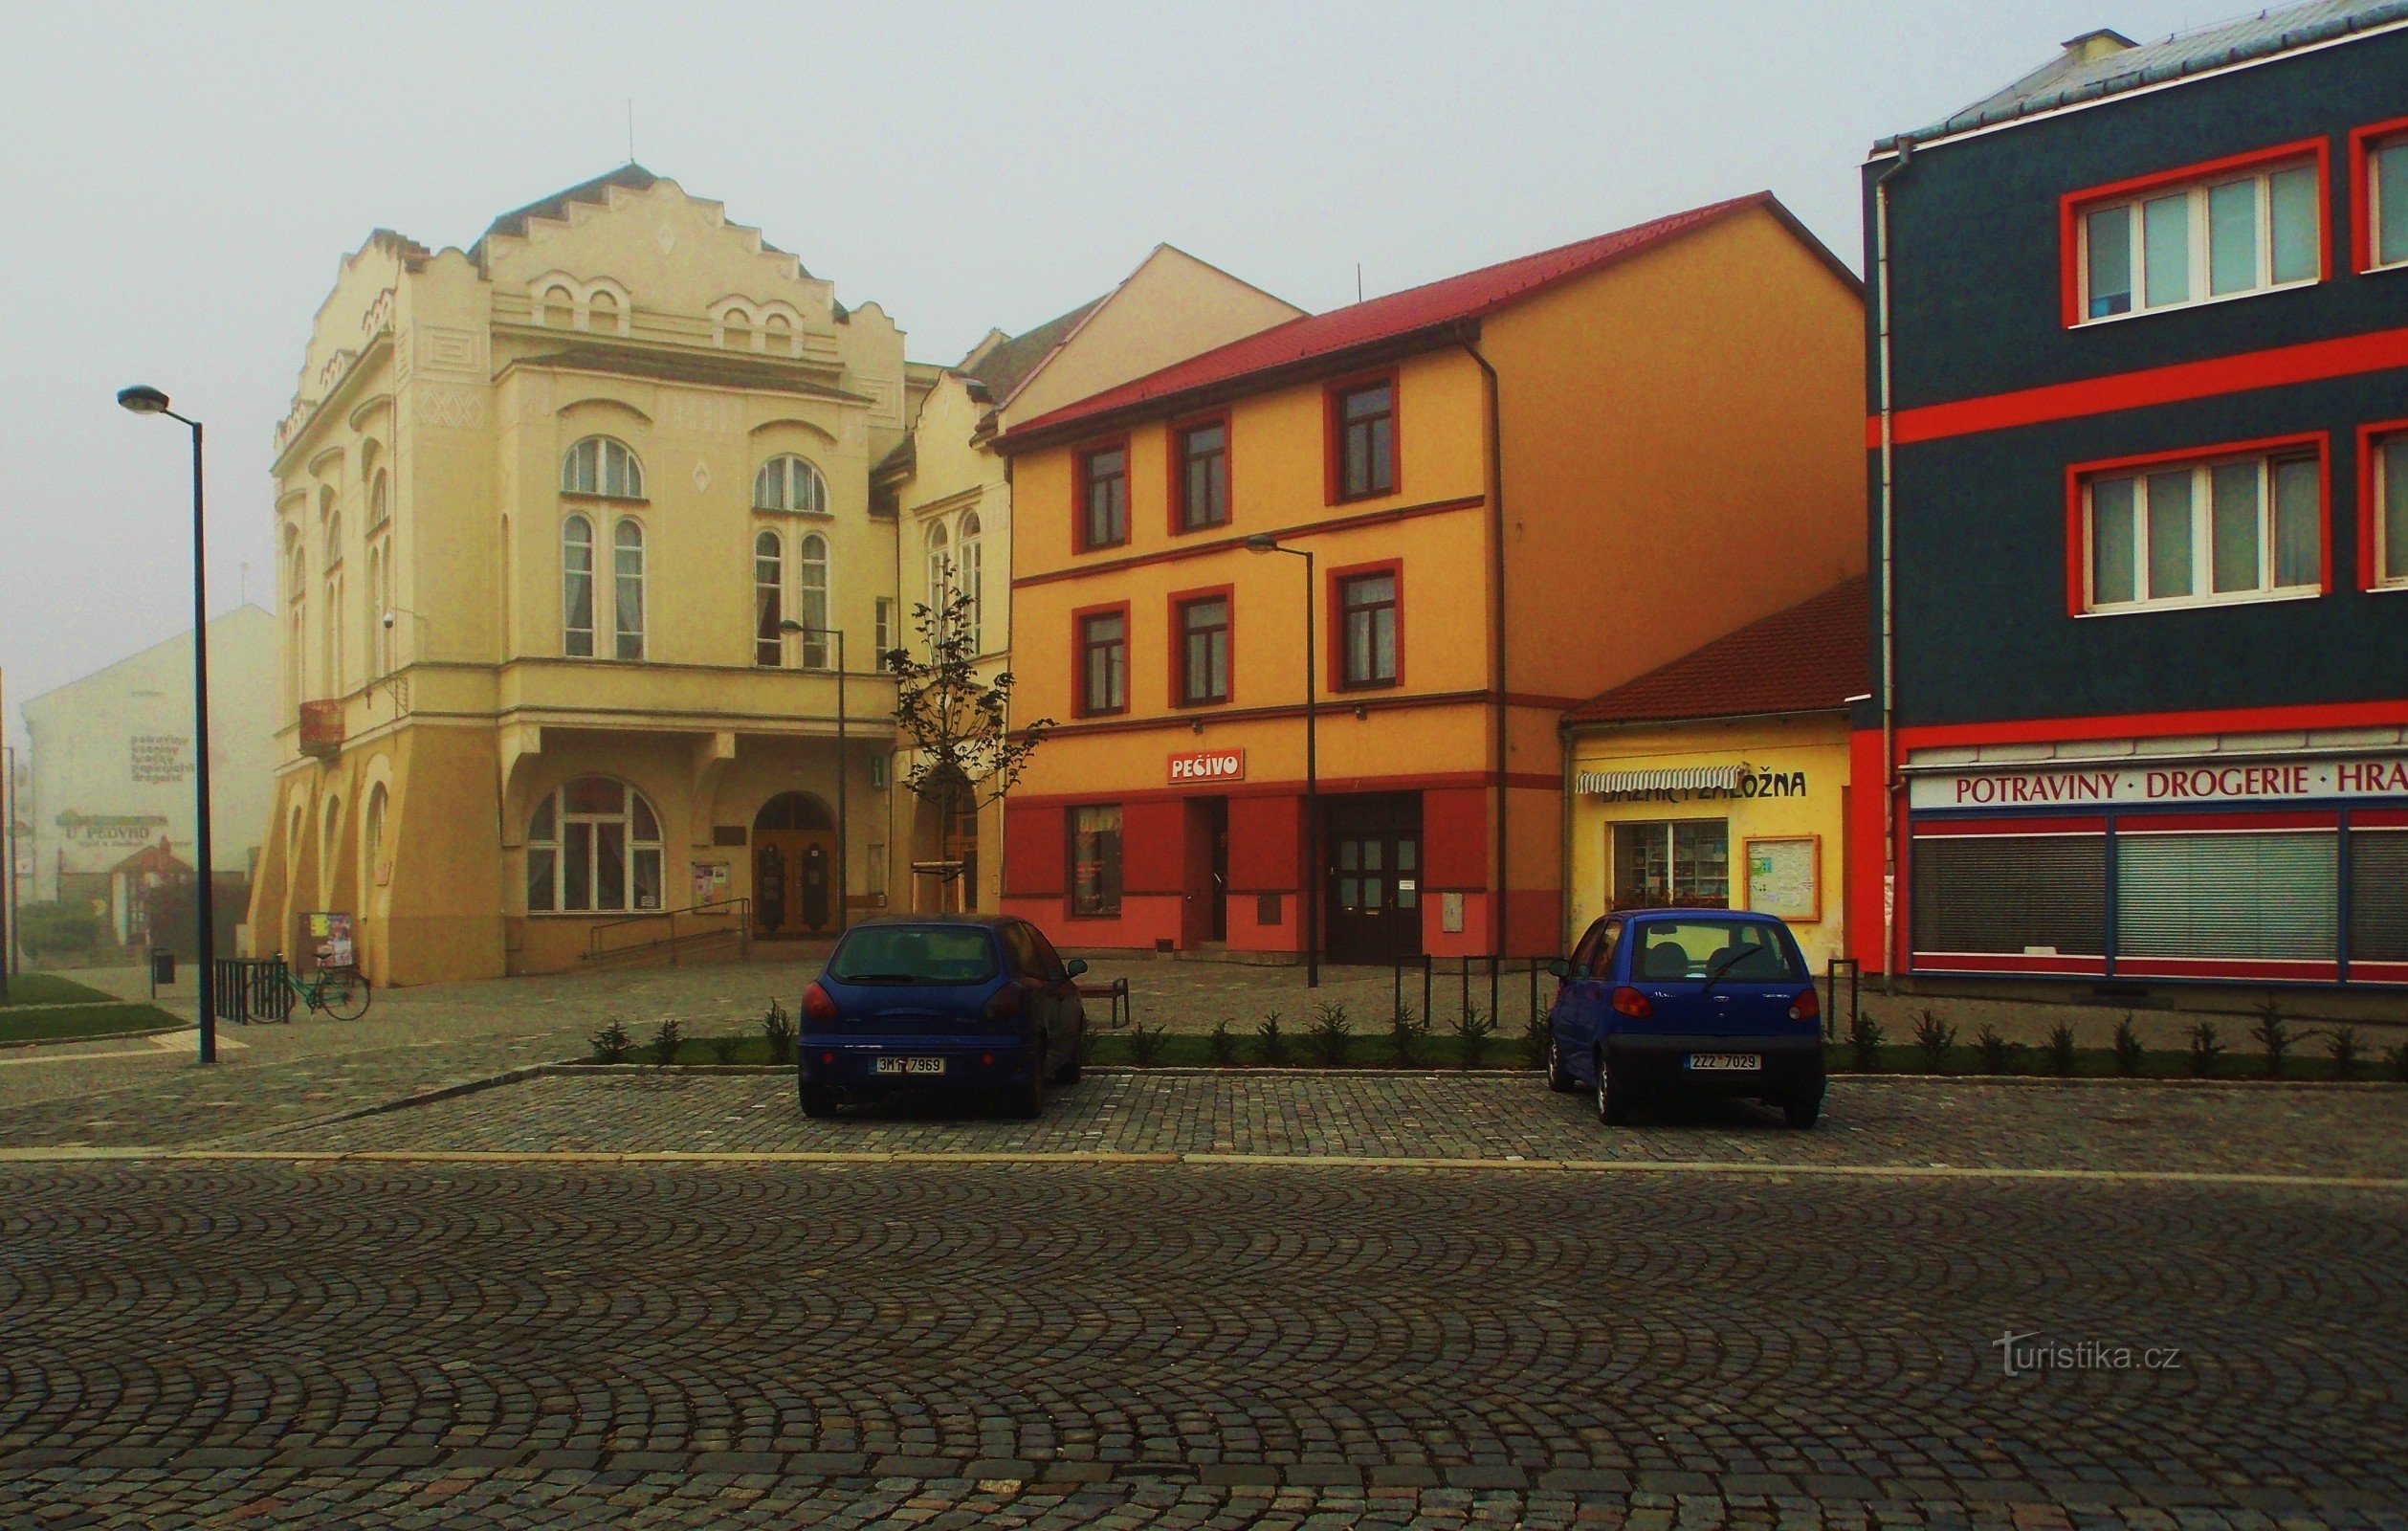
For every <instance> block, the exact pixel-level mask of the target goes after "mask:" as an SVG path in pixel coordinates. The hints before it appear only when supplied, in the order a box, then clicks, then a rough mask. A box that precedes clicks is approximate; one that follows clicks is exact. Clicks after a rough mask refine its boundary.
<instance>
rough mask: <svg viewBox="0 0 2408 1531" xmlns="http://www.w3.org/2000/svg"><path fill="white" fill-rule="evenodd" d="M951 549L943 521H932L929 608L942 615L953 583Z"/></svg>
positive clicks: (931, 613)
mask: <svg viewBox="0 0 2408 1531" xmlns="http://www.w3.org/2000/svg"><path fill="white" fill-rule="evenodd" d="M950 553H951V549H950V548H949V547H947V545H946V544H945V528H944V523H943V522H942V521H932V522H930V523H929V527H928V610H929V614H930V615H931V616H932V617H933V616H938V615H941V614H942V613H943V611H944V609H945V590H946V588H947V587H949V586H950V585H952V583H953V565H952V562H951V559H950Z"/></svg>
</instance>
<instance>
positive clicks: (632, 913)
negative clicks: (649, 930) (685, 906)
mask: <svg viewBox="0 0 2408 1531" xmlns="http://www.w3.org/2000/svg"><path fill="white" fill-rule="evenodd" d="M537 849H539V850H545V851H548V850H551V849H553V848H552V847H551V846H539V847H537ZM668 913H669V911H668V910H666V909H530V910H528V911H527V912H526V913H525V914H524V915H521V916H520V917H519V918H520V919H522V920H634V919H641V918H643V917H645V916H647V915H665V914H668Z"/></svg>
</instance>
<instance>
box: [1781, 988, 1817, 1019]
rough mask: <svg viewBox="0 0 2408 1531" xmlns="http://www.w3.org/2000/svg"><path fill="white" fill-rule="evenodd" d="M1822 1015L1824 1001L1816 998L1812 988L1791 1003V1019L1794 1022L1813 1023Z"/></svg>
mask: <svg viewBox="0 0 2408 1531" xmlns="http://www.w3.org/2000/svg"><path fill="white" fill-rule="evenodd" d="M1822 1013H1823V1001H1822V1000H1820V999H1817V998H1816V997H1815V991H1814V990H1813V989H1811V988H1810V989H1808V990H1806V991H1805V992H1804V993H1802V994H1800V995H1799V996H1798V997H1797V998H1796V999H1793V1000H1791V1001H1790V1002H1789V1018H1790V1019H1791V1020H1793V1021H1811V1020H1813V1019H1814V1018H1815V1017H1816V1016H1818V1015H1821V1014H1822Z"/></svg>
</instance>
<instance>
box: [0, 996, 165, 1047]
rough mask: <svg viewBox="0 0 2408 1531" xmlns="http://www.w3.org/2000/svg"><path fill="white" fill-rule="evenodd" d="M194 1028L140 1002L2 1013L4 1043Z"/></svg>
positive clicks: (1, 1038)
mask: <svg viewBox="0 0 2408 1531" xmlns="http://www.w3.org/2000/svg"><path fill="white" fill-rule="evenodd" d="M190 1024H191V1023H190V1022H188V1021H184V1020H179V1019H177V1018H176V1017H175V1016H173V1015H170V1014H168V1013H167V1012H166V1010H161V1009H160V1008H159V1007H158V1006H156V1005H144V1004H141V1003H139V1002H136V1001H128V1002H126V1003H124V1004H122V1005H95V1006H93V1007H92V1008H91V1009H90V1010H35V1011H33V1013H31V1014H25V1015H12V1014H10V1013H9V1012H8V1011H6V1010H0V1042H52V1041H57V1040H60V1039H62V1038H67V1037H76V1038H81V1037H87V1036H110V1035H114V1034H115V1033H117V1032H157V1031H162V1030H166V1029H167V1028H171V1027H181V1026H188V1025H190Z"/></svg>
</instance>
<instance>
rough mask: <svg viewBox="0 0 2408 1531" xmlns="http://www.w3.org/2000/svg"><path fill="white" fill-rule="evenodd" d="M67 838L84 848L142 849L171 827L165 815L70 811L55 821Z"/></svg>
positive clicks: (60, 815)
mask: <svg viewBox="0 0 2408 1531" xmlns="http://www.w3.org/2000/svg"><path fill="white" fill-rule="evenodd" d="M55 823H56V824H57V825H58V827H59V828H60V829H61V830H63V831H65V832H66V838H67V839H69V840H71V841H75V842H77V843H78V844H82V845H91V846H126V847H141V846H145V845H148V844H149V843H150V841H151V836H152V835H153V834H154V833H155V832H158V831H160V830H164V829H166V827H167V816H166V814H165V813H77V812H76V811H75V810H72V809H70V810H67V811H66V812H64V813H61V814H59V815H58V817H57V819H56V820H55Z"/></svg>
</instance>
